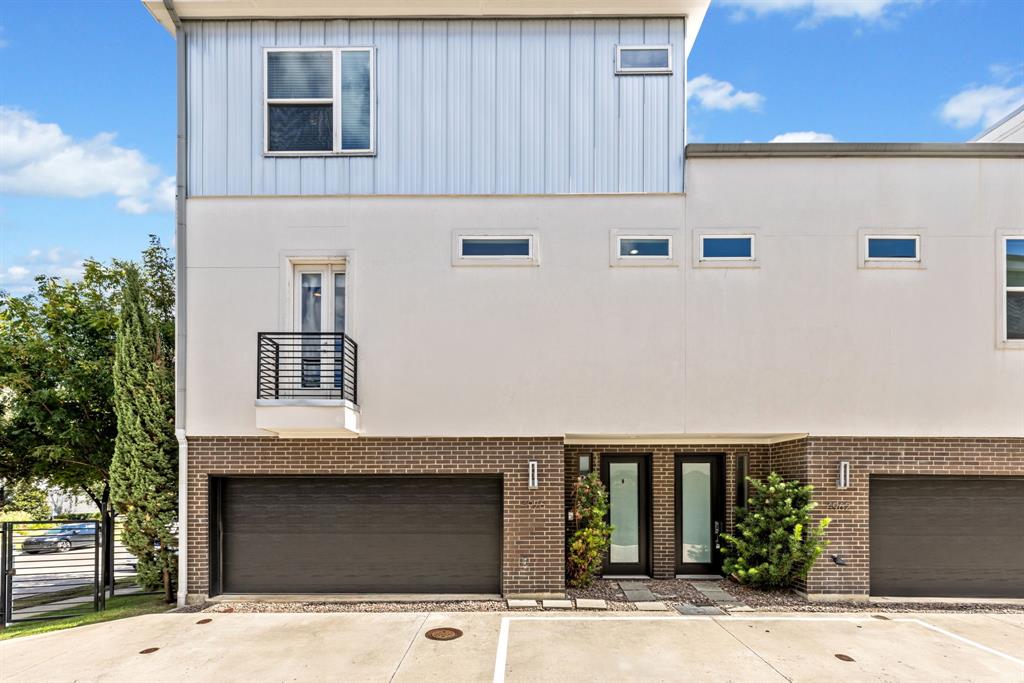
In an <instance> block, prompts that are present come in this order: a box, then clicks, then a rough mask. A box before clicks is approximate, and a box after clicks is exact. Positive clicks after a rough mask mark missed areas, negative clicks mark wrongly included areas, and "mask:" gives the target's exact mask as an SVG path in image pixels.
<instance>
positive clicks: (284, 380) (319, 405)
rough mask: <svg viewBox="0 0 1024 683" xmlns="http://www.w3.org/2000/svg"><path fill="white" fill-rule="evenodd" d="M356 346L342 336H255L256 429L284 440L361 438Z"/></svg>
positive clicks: (289, 334)
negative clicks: (359, 436) (284, 438)
mask: <svg viewBox="0 0 1024 683" xmlns="http://www.w3.org/2000/svg"><path fill="white" fill-rule="evenodd" d="M357 362H358V346H357V345H356V343H355V342H354V341H352V339H351V338H350V337H349V336H348V335H346V334H344V333H343V332H260V333H259V334H258V335H257V361H256V427H257V429H260V430H263V431H267V432H271V433H273V434H276V435H278V436H280V437H286V438H318V437H319V438H323V437H355V436H358V435H359V405H358V402H357V383H356V367H357Z"/></svg>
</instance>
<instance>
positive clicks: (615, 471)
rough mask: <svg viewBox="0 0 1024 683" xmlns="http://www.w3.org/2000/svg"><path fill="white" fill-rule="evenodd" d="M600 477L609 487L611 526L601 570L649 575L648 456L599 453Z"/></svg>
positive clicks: (607, 573) (610, 573) (612, 572)
mask: <svg viewBox="0 0 1024 683" xmlns="http://www.w3.org/2000/svg"><path fill="white" fill-rule="evenodd" d="M601 480H602V481H603V482H604V485H605V487H606V488H607V489H608V516H609V518H610V522H611V524H612V526H613V527H614V529H613V530H612V545H611V548H610V549H609V551H608V556H607V558H605V565H604V573H605V574H606V575H613V574H617V575H640V576H649V575H650V573H651V566H650V558H651V551H650V538H651V528H650V526H651V515H650V509H651V506H650V500H649V496H650V490H651V487H650V468H649V466H648V459H647V456H644V455H605V456H602V457H601Z"/></svg>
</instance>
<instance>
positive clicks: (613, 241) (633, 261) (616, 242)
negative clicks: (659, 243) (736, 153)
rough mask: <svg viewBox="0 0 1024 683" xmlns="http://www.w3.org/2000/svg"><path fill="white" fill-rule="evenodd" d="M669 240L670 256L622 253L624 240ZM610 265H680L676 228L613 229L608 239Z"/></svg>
mask: <svg viewBox="0 0 1024 683" xmlns="http://www.w3.org/2000/svg"><path fill="white" fill-rule="evenodd" d="M644 239H647V240H668V256H641V255H639V254H637V255H630V254H626V255H623V254H622V250H621V245H622V241H623V240H644ZM608 264H609V265H610V266H639V267H644V266H647V267H651V266H678V265H679V257H678V255H677V251H676V231H675V230H657V229H655V230H612V231H611V232H610V239H609V240H608Z"/></svg>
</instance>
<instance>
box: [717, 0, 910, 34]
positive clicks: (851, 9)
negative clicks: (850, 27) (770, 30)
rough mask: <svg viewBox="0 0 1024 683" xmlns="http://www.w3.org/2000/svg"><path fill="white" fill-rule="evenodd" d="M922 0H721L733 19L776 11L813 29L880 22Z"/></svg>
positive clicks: (802, 25) (804, 26)
mask: <svg viewBox="0 0 1024 683" xmlns="http://www.w3.org/2000/svg"><path fill="white" fill-rule="evenodd" d="M921 2H922V0H722V4H723V5H727V6H732V7H734V8H735V11H734V12H733V15H732V16H733V18H734V19H746V18H747V17H749V16H751V15H753V16H756V17H761V16H764V15H766V14H771V13H776V12H788V13H792V14H799V15H800V16H801V17H802V18H801V20H800V24H799V26H801V27H803V28H810V27H814V26H817V25H818V24H820V23H821V22H823V21H826V20H828V19H856V20H860V21H865V22H880V21H883V20H885V19H889V18H891V17H892V16H893V15H894V14H895V13H897V12H898V11H899V9H901V8H906V7H908V6H912V5H919V4H921Z"/></svg>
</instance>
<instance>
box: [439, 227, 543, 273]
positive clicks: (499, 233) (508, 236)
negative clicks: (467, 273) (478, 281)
mask: <svg viewBox="0 0 1024 683" xmlns="http://www.w3.org/2000/svg"><path fill="white" fill-rule="evenodd" d="M521 239H525V240H527V244H528V245H529V253H528V254H527V255H526V256H464V255H463V253H462V244H463V242H464V241H465V240H521ZM538 252H539V243H538V236H537V233H536V232H534V231H516V230H464V231H456V232H453V233H452V265H453V266H536V265H540V258H539V253H538Z"/></svg>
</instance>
